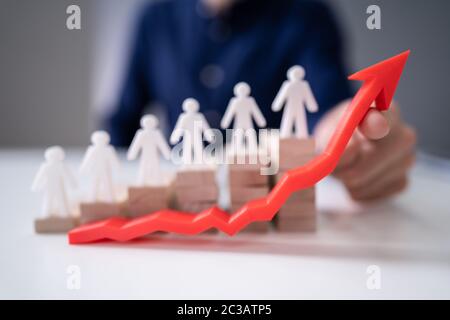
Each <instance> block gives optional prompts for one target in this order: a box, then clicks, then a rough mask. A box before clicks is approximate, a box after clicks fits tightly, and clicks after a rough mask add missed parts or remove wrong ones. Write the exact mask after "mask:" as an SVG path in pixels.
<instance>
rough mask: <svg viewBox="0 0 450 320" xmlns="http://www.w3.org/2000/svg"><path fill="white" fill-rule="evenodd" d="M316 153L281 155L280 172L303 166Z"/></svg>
mask: <svg viewBox="0 0 450 320" xmlns="http://www.w3.org/2000/svg"><path fill="white" fill-rule="evenodd" d="M314 156H315V155H314V154H312V155H310V156H305V155H303V156H285V157H280V159H279V163H278V167H279V172H284V171H287V170H290V169H293V168H296V167H301V166H303V165H305V164H306V163H308V162H309V161H311V160H312V159H313V158H314Z"/></svg>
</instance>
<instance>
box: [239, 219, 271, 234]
mask: <svg viewBox="0 0 450 320" xmlns="http://www.w3.org/2000/svg"><path fill="white" fill-rule="evenodd" d="M270 228H271V223H270V222H269V221H256V222H252V223H250V224H249V225H247V226H246V227H245V228H244V230H242V231H241V232H245V233H247V232H251V233H265V232H269V230H270Z"/></svg>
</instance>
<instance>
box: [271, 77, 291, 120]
mask: <svg viewBox="0 0 450 320" xmlns="http://www.w3.org/2000/svg"><path fill="white" fill-rule="evenodd" d="M288 87H289V82H288V81H284V82H283V84H282V85H281V88H280V91H278V93H277V96H276V97H275V99H274V100H273V102H272V111H273V112H278V111H280V110H281V108H283V104H284V102H285V100H286V95H287V91H288Z"/></svg>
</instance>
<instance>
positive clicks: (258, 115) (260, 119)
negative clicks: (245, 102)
mask: <svg viewBox="0 0 450 320" xmlns="http://www.w3.org/2000/svg"><path fill="white" fill-rule="evenodd" d="M251 112H252V115H253V118H254V119H255V122H256V124H257V125H258V127H260V128H261V127H265V126H266V119H265V118H264V116H263V114H262V112H261V110H260V109H259V107H258V105H257V104H256V101H255V99H253V98H252V104H251Z"/></svg>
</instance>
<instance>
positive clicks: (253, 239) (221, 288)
mask: <svg viewBox="0 0 450 320" xmlns="http://www.w3.org/2000/svg"><path fill="white" fill-rule="evenodd" d="M80 156H81V153H80V152H78V151H75V150H74V151H72V152H69V153H68V159H69V161H70V164H71V165H72V168H74V169H75V168H76V166H77V165H79V160H80ZM41 160H42V150H28V151H25V150H23V151H12V150H3V151H0V191H1V196H0V198H1V203H0V235H1V241H0V266H1V267H0V268H1V272H0V298H3V299H4V298H44V299H50V298H62V299H70V298H75V299H79V298H149V299H187V298H190V299H196V298H198V299H205V298H210V299H219V298H223V299H259V298H268V299H272V298H273V299H283V298H286V299H303V298H368V299H372V298H447V299H448V298H450V265H449V262H450V232H449V231H450V164H449V163H445V162H436V161H430V160H429V159H425V158H424V157H422V158H420V161H419V163H418V165H417V166H416V168H415V169H414V171H413V174H412V181H411V186H410V188H409V190H408V191H407V192H406V193H404V194H403V195H402V196H400V197H398V198H397V199H395V200H392V201H389V202H385V203H379V204H374V205H371V206H359V205H357V204H354V203H352V202H351V201H350V200H349V198H348V197H347V195H346V194H345V191H344V190H343V188H342V187H341V186H340V184H339V183H337V182H336V181H335V180H333V179H331V178H329V179H326V180H325V181H323V182H321V183H320V184H319V185H318V208H319V214H320V223H319V230H318V232H317V233H314V234H298V235H287V234H280V233H276V232H272V233H269V234H263V235H257V234H256V235H255V234H241V235H237V236H235V237H228V236H226V235H222V234H218V235H201V236H195V237H181V236H175V235H164V236H163V235H155V236H152V237H150V238H149V239H142V240H138V241H134V242H131V243H113V242H104V243H98V244H90V245H79V246H71V245H68V243H67V237H66V236H65V235H36V234H35V233H34V231H33V219H34V217H35V216H37V215H38V214H39V210H40V206H41V203H40V196H39V195H38V194H32V193H31V192H30V184H31V181H32V179H33V176H34V174H35V173H36V170H37V169H38V167H39V165H40V162H41ZM123 165H124V170H123V171H124V172H123V173H122V174H121V176H120V177H119V181H122V182H123V183H124V182H126V181H130V179H133V176H132V175H133V174H134V170H135V169H136V166H135V164H129V163H124V164H123ZM82 183H83V182H82ZM371 265H376V266H378V267H379V270H380V272H381V273H380V274H381V278H380V279H381V288H380V289H378V290H373V289H372V290H371V289H368V287H367V284H366V283H367V279H368V277H369V274H367V273H366V270H367V268H368V267H369V266H371ZM71 266H75V270H79V271H80V273H79V275H80V277H79V279H80V282H79V283H80V288H79V289H77V288H73V286H70V285H69V286H68V285H67V282H68V280H69V282H70V280H73V276H71V275H70V274H68V271H70V270H74V269H70V268H71ZM75 276H78V273H76V274H75ZM71 277H72V278H71ZM71 283H73V282H71ZM75 283H76V282H75Z"/></svg>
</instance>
